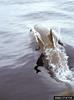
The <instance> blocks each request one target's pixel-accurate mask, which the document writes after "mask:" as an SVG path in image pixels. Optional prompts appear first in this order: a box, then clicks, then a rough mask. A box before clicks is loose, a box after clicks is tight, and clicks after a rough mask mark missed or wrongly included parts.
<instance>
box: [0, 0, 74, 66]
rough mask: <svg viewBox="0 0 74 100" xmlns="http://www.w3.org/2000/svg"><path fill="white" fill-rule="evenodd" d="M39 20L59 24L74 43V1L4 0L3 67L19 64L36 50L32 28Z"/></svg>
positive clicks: (0, 4)
mask: <svg viewBox="0 0 74 100" xmlns="http://www.w3.org/2000/svg"><path fill="white" fill-rule="evenodd" d="M35 24H39V25H40V24H43V25H46V26H47V27H52V28H56V29H57V33H58V32H59V31H60V34H61V37H62V40H63V41H64V42H66V43H68V44H70V45H71V46H74V39H73V37H74V34H73V32H74V1H73V0H62V1H59V0H31V1H30V0H0V67H4V66H10V65H11V66H14V65H15V64H16V66H17V64H18V62H19V59H20V58H21V57H23V56H25V55H27V54H29V53H32V52H33V50H32V48H31V45H30V44H31V38H30V33H29V29H30V27H31V26H32V27H33V25H35ZM66 37H67V38H66ZM22 63H23V64H24V63H25V62H22V61H21V62H20V65H21V64H22Z"/></svg>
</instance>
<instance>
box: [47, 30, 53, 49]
mask: <svg viewBox="0 0 74 100" xmlns="http://www.w3.org/2000/svg"><path fill="white" fill-rule="evenodd" d="M48 38H49V47H53V48H54V41H53V32H52V29H50V33H49V35H48Z"/></svg>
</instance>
